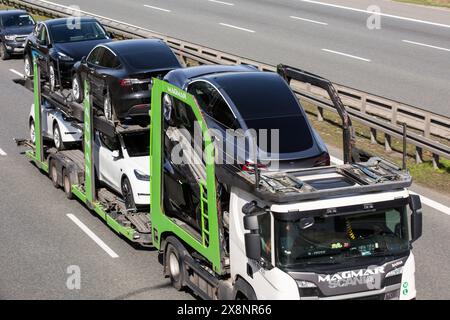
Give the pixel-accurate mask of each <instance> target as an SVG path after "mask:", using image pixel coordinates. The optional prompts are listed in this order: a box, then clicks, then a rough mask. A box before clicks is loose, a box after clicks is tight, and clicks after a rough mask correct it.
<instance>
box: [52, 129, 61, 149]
mask: <svg viewBox="0 0 450 320" xmlns="http://www.w3.org/2000/svg"><path fill="white" fill-rule="evenodd" d="M53 140H54V141H55V147H56V149H58V150H59V149H60V148H61V135H60V134H59V130H58V127H57V126H55V128H54V129H53Z"/></svg>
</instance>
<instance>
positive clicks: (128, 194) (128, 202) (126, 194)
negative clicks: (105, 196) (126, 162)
mask: <svg viewBox="0 0 450 320" xmlns="http://www.w3.org/2000/svg"><path fill="white" fill-rule="evenodd" d="M121 189H122V196H123V199H124V201H125V207H126V209H127V210H135V209H136V203H135V202H134V197H133V189H132V188H131V183H130V180H128V178H127V177H124V178H123V179H122V184H121Z"/></svg>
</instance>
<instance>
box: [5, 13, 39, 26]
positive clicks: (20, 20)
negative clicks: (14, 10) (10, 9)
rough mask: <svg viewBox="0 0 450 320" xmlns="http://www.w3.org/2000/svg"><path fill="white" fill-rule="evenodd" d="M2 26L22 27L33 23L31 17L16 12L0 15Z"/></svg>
mask: <svg viewBox="0 0 450 320" xmlns="http://www.w3.org/2000/svg"><path fill="white" fill-rule="evenodd" d="M0 19H1V22H2V25H3V27H5V28H8V27H24V26H32V25H34V20H33V18H32V17H31V16H30V15H28V14H17V15H9V16H3V17H0Z"/></svg>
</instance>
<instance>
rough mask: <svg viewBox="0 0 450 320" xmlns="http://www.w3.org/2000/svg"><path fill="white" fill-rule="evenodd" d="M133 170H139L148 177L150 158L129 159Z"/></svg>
mask: <svg viewBox="0 0 450 320" xmlns="http://www.w3.org/2000/svg"><path fill="white" fill-rule="evenodd" d="M130 163H131V166H132V168H133V170H139V171H141V172H142V173H145V174H146V175H150V157H149V156H145V157H133V158H130Z"/></svg>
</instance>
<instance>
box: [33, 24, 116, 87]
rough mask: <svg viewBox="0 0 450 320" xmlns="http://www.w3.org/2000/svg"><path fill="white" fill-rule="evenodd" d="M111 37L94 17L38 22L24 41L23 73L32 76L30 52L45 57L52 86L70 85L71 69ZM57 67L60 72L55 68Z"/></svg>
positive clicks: (46, 70)
mask: <svg viewBox="0 0 450 320" xmlns="http://www.w3.org/2000/svg"><path fill="white" fill-rule="evenodd" d="M110 41H112V39H111V37H110V36H109V35H108V33H107V32H106V31H105V29H104V28H103V26H102V25H101V24H100V23H99V22H98V21H97V20H96V19H93V18H88V17H77V18H70V17H69V18H62V19H52V20H46V21H42V22H39V23H38V24H37V25H36V27H35V28H34V31H33V33H32V34H31V35H30V36H29V37H28V39H27V41H26V45H25V57H24V59H25V75H26V76H27V77H28V78H31V77H32V76H33V69H32V61H33V60H32V54H33V52H36V53H37V54H39V55H40V56H42V57H43V58H44V61H45V64H46V67H45V68H44V70H42V71H43V75H44V76H46V77H47V78H48V80H49V83H50V88H51V90H55V89H56V87H57V86H58V85H60V86H61V87H63V88H64V87H66V86H68V87H70V84H71V80H72V69H73V66H74V64H75V63H76V62H78V61H80V60H81V58H83V57H85V56H87V55H88V54H89V52H91V50H92V49H93V48H94V47H95V46H96V45H98V44H100V43H106V42H110ZM58 71H59V72H58Z"/></svg>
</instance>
